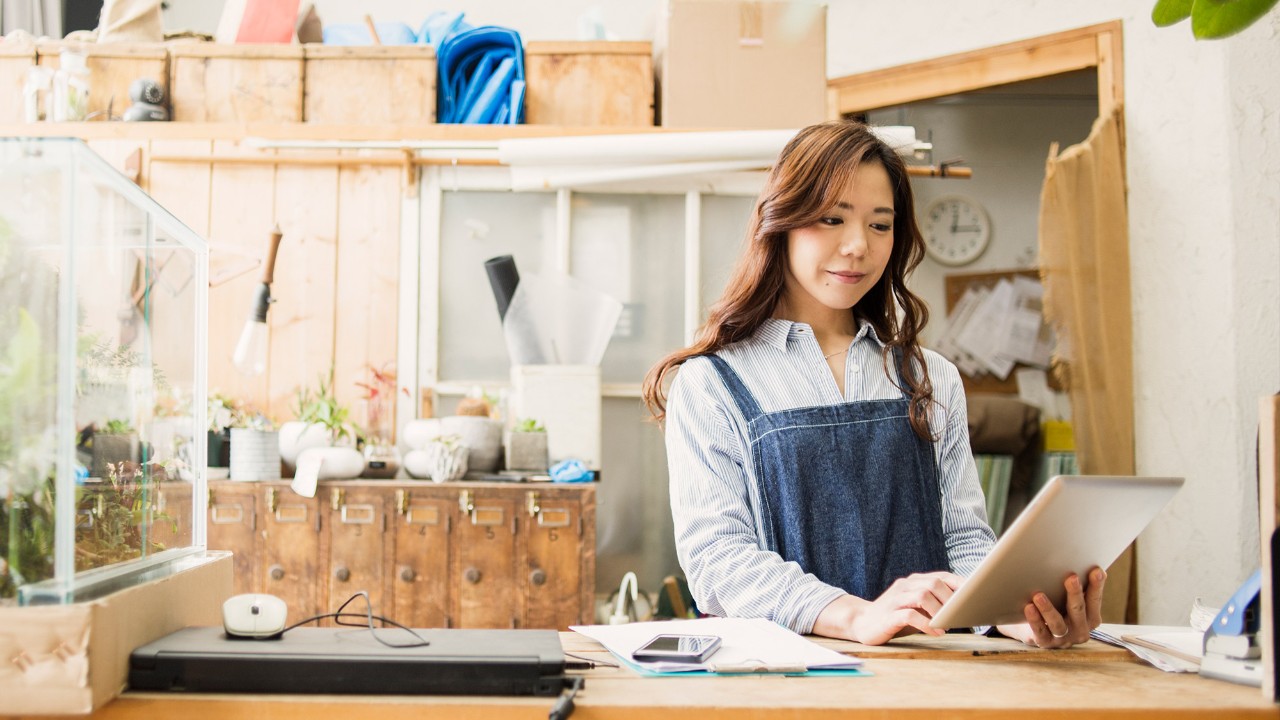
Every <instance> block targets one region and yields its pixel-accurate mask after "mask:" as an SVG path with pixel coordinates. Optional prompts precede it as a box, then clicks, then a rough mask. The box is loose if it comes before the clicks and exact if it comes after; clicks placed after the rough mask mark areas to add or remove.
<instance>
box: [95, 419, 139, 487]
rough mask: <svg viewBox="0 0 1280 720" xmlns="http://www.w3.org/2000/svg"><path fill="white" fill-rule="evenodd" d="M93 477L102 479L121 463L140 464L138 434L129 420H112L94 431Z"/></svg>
mask: <svg viewBox="0 0 1280 720" xmlns="http://www.w3.org/2000/svg"><path fill="white" fill-rule="evenodd" d="M90 442H91V443H92V444H93V465H92V466H91V467H90V468H89V474H90V475H91V476H92V477H97V478H102V477H106V476H107V474H108V473H110V472H111V471H112V470H111V466H114V465H116V464H118V463H121V462H134V463H136V462H138V461H139V459H140V457H139V445H138V432H137V431H136V430H134V429H133V425H132V424H131V423H130V422H129V421H128V420H123V419H120V418H112V419H110V420H107V421H106V423H104V424H103V425H102V426H101V427H97V428H95V429H94V431H93V438H92V440H90Z"/></svg>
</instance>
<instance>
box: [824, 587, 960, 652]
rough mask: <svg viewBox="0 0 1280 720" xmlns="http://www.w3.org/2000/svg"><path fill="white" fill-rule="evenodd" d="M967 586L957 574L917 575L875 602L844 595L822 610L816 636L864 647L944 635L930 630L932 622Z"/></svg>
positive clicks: (888, 591)
mask: <svg viewBox="0 0 1280 720" xmlns="http://www.w3.org/2000/svg"><path fill="white" fill-rule="evenodd" d="M963 582H964V578H962V577H960V576H959V575H956V574H955V573H949V572H931V573H917V574H915V575H908V576H907V577H904V578H900V579H899V580H896V581H895V582H894V583H893V584H892V585H890V586H889V588H888V589H887V590H885V591H884V592H883V593H881V594H880V597H878V598H876V599H875V600H864V599H862V598H860V597H855V596H853V595H844V596H841V597H839V598H837V599H836V600H834V601H833V602H831V603H830V604H829V605H827V606H826V607H825V608H823V609H822V612H821V613H819V614H818V619H817V620H816V621H815V622H814V624H813V632H814V633H815V634H817V635H825V636H827V637H835V638H844V639H847V640H854V641H856V642H860V643H863V644H864V645H883V644H884V643H886V642H888V641H890V640H892V639H893V638H895V637H899V636H902V635H910V634H912V633H915V632H923V633H926V634H929V635H934V636H938V635H942V634H943V633H945V632H946V631H945V630H940V629H937V628H932V627H929V620H930V619H931V618H932V617H933V616H934V615H935V614H936V613H937V612H938V610H940V609H941V608H942V604H943V603H945V602H946V601H947V600H948V599H949V598H950V597H951V595H952V593H954V592H955V591H956V588H958V587H960V584H961V583H963Z"/></svg>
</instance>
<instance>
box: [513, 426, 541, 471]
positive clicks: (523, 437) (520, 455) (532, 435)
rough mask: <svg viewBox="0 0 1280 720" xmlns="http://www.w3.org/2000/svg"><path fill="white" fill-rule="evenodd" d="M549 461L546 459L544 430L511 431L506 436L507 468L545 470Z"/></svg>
mask: <svg viewBox="0 0 1280 720" xmlns="http://www.w3.org/2000/svg"><path fill="white" fill-rule="evenodd" d="M550 466H551V463H550V462H549V461H548V459H547V434H546V433H545V432H517V431H513V432H512V433H511V436H510V437H509V438H507V469H508V470H529V471H533V472H546V471H547V468H548V467H550Z"/></svg>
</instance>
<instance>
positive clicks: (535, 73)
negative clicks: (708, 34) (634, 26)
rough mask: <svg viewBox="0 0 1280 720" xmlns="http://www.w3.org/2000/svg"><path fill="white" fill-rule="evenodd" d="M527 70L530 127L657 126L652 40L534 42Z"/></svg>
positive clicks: (526, 110) (528, 46) (528, 50)
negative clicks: (654, 118)
mask: <svg viewBox="0 0 1280 720" xmlns="http://www.w3.org/2000/svg"><path fill="white" fill-rule="evenodd" d="M524 71H525V78H526V80H527V81H528V88H527V89H526V91H525V98H524V113H525V122H526V123H528V124H530V125H626V126H633V127H634V126H640V125H652V124H653V55H652V46H651V44H650V43H647V42H607V41H589V42H531V43H528V44H526V45H525V50H524Z"/></svg>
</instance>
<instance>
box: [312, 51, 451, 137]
mask: <svg viewBox="0 0 1280 720" xmlns="http://www.w3.org/2000/svg"><path fill="white" fill-rule="evenodd" d="M303 53H304V58H305V61H306V71H305V72H304V76H305V77H306V81H305V83H304V86H305V90H304V97H303V109H302V119H303V120H304V121H305V122H310V123H346V124H351V125H374V124H386V123H392V124H397V125H430V124H432V123H434V122H435V121H436V51H435V48H433V47H431V46H429V45H359V46H345V45H305V46H303Z"/></svg>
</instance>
